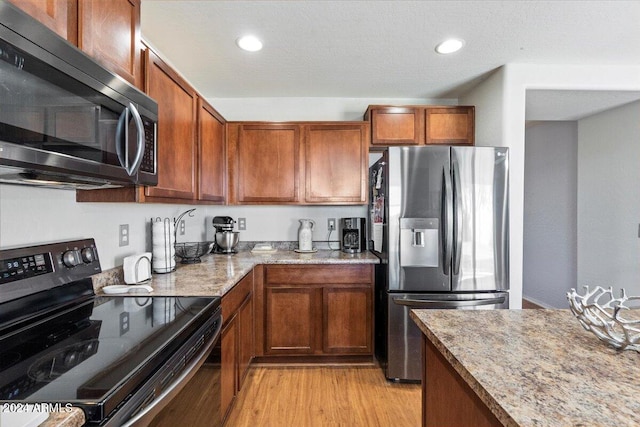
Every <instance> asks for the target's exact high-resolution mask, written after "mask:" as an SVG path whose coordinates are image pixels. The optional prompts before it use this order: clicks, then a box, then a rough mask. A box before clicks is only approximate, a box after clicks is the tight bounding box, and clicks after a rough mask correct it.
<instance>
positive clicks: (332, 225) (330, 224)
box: [327, 218, 336, 231]
mask: <svg viewBox="0 0 640 427" xmlns="http://www.w3.org/2000/svg"><path fill="white" fill-rule="evenodd" d="M335 229H336V219H335V218H328V219H327V230H329V231H335Z"/></svg>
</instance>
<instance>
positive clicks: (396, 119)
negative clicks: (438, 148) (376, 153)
mask: <svg viewBox="0 0 640 427" xmlns="http://www.w3.org/2000/svg"><path fill="white" fill-rule="evenodd" d="M423 121H424V116H423V114H422V110H421V109H419V108H410V107H380V108H374V109H372V110H371V144H372V145H416V144H423V143H424V122H423Z"/></svg>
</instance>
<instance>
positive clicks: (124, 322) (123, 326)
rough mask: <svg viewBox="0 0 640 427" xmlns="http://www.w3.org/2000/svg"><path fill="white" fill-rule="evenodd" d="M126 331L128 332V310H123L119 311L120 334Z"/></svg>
mask: <svg viewBox="0 0 640 427" xmlns="http://www.w3.org/2000/svg"><path fill="white" fill-rule="evenodd" d="M127 332H129V312H128V311H123V312H122V313H120V336H123V335H124V334H126V333H127Z"/></svg>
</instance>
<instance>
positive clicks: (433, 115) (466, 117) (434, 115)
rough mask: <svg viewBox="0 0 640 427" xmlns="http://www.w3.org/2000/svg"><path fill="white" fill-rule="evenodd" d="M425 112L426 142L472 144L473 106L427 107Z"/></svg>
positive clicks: (473, 127)
mask: <svg viewBox="0 0 640 427" xmlns="http://www.w3.org/2000/svg"><path fill="white" fill-rule="evenodd" d="M425 114H426V119H425V120H426V143H427V144H447V145H473V144H474V134H475V109H474V107H446V108H427V109H426V110H425Z"/></svg>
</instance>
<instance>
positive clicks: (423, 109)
mask: <svg viewBox="0 0 640 427" xmlns="http://www.w3.org/2000/svg"><path fill="white" fill-rule="evenodd" d="M365 120H369V121H370V122H371V146H374V147H375V146H390V145H422V144H427V145H430V144H446V145H473V144H474V142H475V141H474V139H475V138H474V135H475V108H474V107H473V106H430V105H415V106H405V107H392V106H381V105H372V106H369V108H368V109H367V112H366V113H365Z"/></svg>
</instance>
